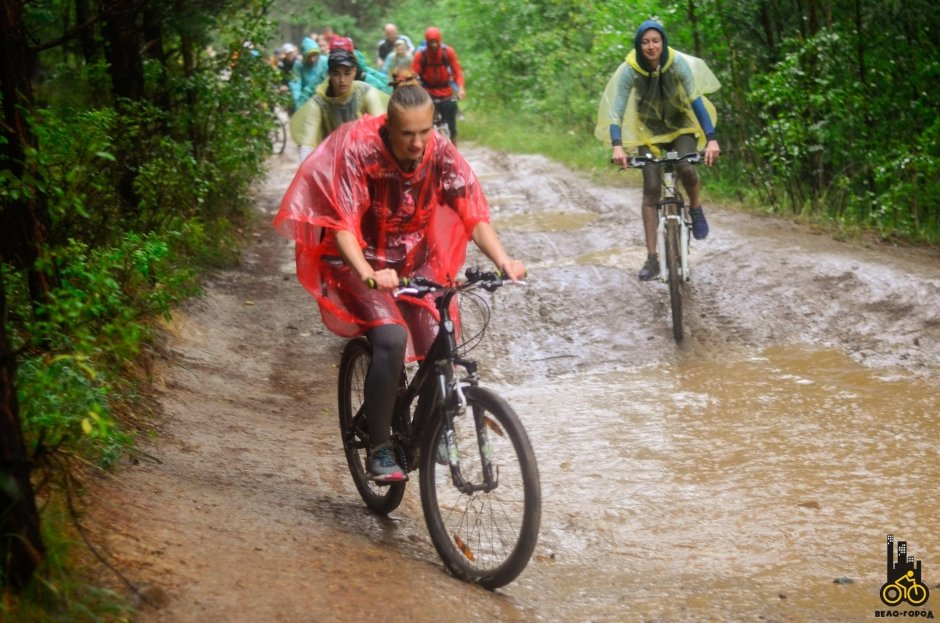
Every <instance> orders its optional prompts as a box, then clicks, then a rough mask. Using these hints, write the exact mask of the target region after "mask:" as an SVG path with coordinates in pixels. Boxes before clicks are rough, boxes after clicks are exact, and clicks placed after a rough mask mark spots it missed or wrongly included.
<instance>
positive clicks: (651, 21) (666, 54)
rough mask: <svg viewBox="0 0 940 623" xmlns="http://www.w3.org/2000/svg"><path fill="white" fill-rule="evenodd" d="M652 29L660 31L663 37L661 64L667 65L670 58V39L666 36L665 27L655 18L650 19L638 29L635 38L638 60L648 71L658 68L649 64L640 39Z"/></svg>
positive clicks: (634, 43)
mask: <svg viewBox="0 0 940 623" xmlns="http://www.w3.org/2000/svg"><path fill="white" fill-rule="evenodd" d="M651 29H652V30H655V31H656V32H658V33H659V35H660V36H661V37H662V38H663V55H662V57H660V59H659V65H660V66H661V67H665V66H666V62H667V61H668V60H669V40H668V39H667V38H666V31H665V29H663V25H662V24H660V23H659V22H657V21H656V20H654V19H648V20H646V21H645V22H643V23H642V24H640V27H639V28H637V30H636V36H635V37H634V38H633V49H634V50H636V60H637V62H639V63H640V66H641V67H642V68H643V69H645V70H646V71H653V70H655V69H656V68H655V67H650V66H649V63H648V62H647V61H646V58H645V57H644V56H643V49H642V46H641V45H640V41H641V40H642V39H643V33H645V32H646V31H647V30H651Z"/></svg>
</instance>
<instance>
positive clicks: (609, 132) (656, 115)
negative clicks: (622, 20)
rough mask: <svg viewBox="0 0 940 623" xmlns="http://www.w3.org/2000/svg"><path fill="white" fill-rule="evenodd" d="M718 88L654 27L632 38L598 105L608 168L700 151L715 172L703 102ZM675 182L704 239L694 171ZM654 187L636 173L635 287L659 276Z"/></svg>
mask: <svg viewBox="0 0 940 623" xmlns="http://www.w3.org/2000/svg"><path fill="white" fill-rule="evenodd" d="M720 86H721V84H720V83H719V82H718V79H717V78H716V77H715V75H714V74H713V73H712V72H711V70H710V69H709V68H708V65H706V64H705V61H703V60H702V59H700V58H696V57H694V56H689V55H688V54H683V53H682V52H679V51H677V50H674V49H673V48H671V47H669V44H668V41H667V39H666V31H665V29H664V28H663V26H662V24H660V23H659V22H657V21H655V20H647V21H645V22H643V23H642V24H641V25H640V27H639V28H638V29H637V31H636V36H635V37H634V49H632V50H630V52H629V53H628V54H627V57H626V60H624V62H623V63H621V65H620V66H619V67H618V68H617V70H616V71H615V72H614V74H613V76H612V77H611V78H610V80H609V81H608V83H607V88H606V89H605V90H604V94H603V96H602V97H601V101H600V105H599V107H598V114H597V126H596V127H595V130H594V134H595V136H596V137H597V138H599V139H600V140H602V141H604V142H608V141H609V144H610V145H611V147H612V149H613V153H612V155H611V160H612V161H613V162H615V163H616V164H619V165H621V166H626V162H627V155H626V151H625V148H636V149H637V150H638V151H641V152H642V153H643V154H646V153H651V154H653V155H654V156H657V157H659V156H662V155H664V154H665V153H666V152H668V151H675V152H678V153H679V154H680V155H685V154H688V153H692V152H695V151H704V156H705V158H704V161H705V164H707V165H709V166H711V165H712V164H714V163H715V162H716V161H717V159H718V155H719V154H720V153H721V149H720V147H719V145H718V135H717V133H716V132H715V124H716V123H717V119H718V117H717V114H716V112H715V107H714V105H712V103H711V102H709V101H708V99H707V98H706V97H705V94H706V93H712V92H714V91H717V90H718V88H719V87H720ZM677 173H678V176H679V179H680V180H681V181H682V185H683V186H684V187H685V190H686V193H688V196H689V205H690V206H691V210H690V213H691V216H692V235H693V236H694V237H695V239H696V240H701V239H703V238H705V237H706V236H708V222H707V221H706V220H705V212H704V211H703V209H702V203H701V182H700V181H699V177H698V173H696V171H695V167H694V165H691V164H684V165H680V166H679V167H678V170H677ZM660 186H661V180H660V177H659V172H658V171H657V170H656V168H655V167H645V168H644V169H643V202H642V213H643V226H644V231H645V234H646V250H647V259H646V263H645V264H644V265H643V268H642V269H641V270H640V274H639V277H640V280H642V281H648V280H650V279H654V278H655V277H657V276H658V275H659V259H658V256H657V253H656V228H657V225H658V221H657V215H656V202H658V201H659V197H660Z"/></svg>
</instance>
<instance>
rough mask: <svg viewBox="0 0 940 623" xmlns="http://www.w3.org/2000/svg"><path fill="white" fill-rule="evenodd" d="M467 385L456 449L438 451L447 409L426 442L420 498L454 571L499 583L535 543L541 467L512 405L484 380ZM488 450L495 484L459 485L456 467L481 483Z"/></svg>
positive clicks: (518, 568)
mask: <svg viewBox="0 0 940 623" xmlns="http://www.w3.org/2000/svg"><path fill="white" fill-rule="evenodd" d="M463 391H464V394H465V396H466V398H467V410H466V412H465V413H464V414H462V415H455V416H454V431H453V432H454V440H453V448H452V449H455V450H456V455H454V454H451V456H450V457H448V461H446V462H445V461H443V459H444V457H443V456H439V455H438V445H439V443H440V442H441V440H442V439H443V438H444V435H445V429H446V422H445V420H444V418H443V417H440V418H437V419H436V420H435V422H434V424H433V427H432V430H431V434H430V435H429V436H428V437H427V441H428V443H427V446H426V447H425V448H423V450H422V456H421V506H422V508H423V509H424V518H425V521H426V522H427V525H428V532H429V533H430V535H431V541H433V543H434V547H435V549H437V552H438V554H439V555H440V557H441V559H442V560H443V561H444V564H445V565H446V566H447V568H448V569H449V570H450V571H451V573H453V574H454V575H455V576H457V577H458V578H461V579H464V580H469V581H471V582H476V583H477V584H480V585H481V586H483V587H484V588H488V589H495V588H499V587H500V586H505V585H506V584H508V583H509V582H512V581H513V580H514V579H515V578H516V577H517V576H518V575H519V574H520V573H522V570H523V569H524V568H525V566H526V565H527V564H528V562H529V559H530V558H531V557H532V552H533V551H534V549H535V542H536V540H537V538H538V531H539V523H540V521H541V515H542V494H541V490H540V485H539V475H538V467H537V466H536V462H535V455H534V453H533V452H532V446H531V444H530V443H529V438H528V435H527V434H526V432H525V429H524V428H523V427H522V423H521V422H520V421H519V417H518V416H517V415H516V414H515V412H514V411H513V410H512V407H510V406H509V405H508V404H507V403H506V401H505V400H503V399H502V398H500V397H499V396H497V395H496V394H494V393H493V392H492V391H489V390H487V389H484V388H481V387H465V388H464V390H463ZM484 458H486V459H487V460H488V465H489V466H490V473H491V474H492V480H494V481H495V483H496V486H495V487H493V488H492V490H490V491H484V490H476V491H470V492H461V491H460V490H458V488H457V487H456V485H455V482H454V478H453V475H452V469H455V470H457V471H458V472H459V474H460V476H462V478H463V480H464V481H465V482H467V483H470V484H471V485H477V486H482V485H483V483H484V482H485V476H484V470H485V469H486V466H485V464H484ZM441 462H444V463H445V464H444V465H441ZM448 463H449V464H448ZM451 465H454V466H456V467H455V468H452V467H451Z"/></svg>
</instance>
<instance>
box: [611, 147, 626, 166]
mask: <svg viewBox="0 0 940 623" xmlns="http://www.w3.org/2000/svg"><path fill="white" fill-rule="evenodd" d="M610 161H611V162H613V163H614V164H617V165H620V166H621V167H624V168H626V166H627V152H626V151H624V149H623V145H614V151H613V154H612V155H611V156H610Z"/></svg>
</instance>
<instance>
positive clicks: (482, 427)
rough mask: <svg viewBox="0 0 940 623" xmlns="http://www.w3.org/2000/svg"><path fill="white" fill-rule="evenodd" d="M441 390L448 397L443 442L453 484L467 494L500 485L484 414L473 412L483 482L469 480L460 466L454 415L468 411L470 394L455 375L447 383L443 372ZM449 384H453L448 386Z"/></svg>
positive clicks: (440, 380)
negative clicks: (465, 392)
mask: <svg viewBox="0 0 940 623" xmlns="http://www.w3.org/2000/svg"><path fill="white" fill-rule="evenodd" d="M437 378H438V389H439V391H441V392H442V393H441V395H442V396H447V397H448V398H447V400H444V401H442V404H441V407H442V415H443V417H444V443H445V445H446V447H447V463H448V465H449V466H450V475H451V480H452V481H453V483H454V487H455V488H456V489H457V490H458V491H460V492H461V493H464V494H470V493H474V492H476V491H484V492H489V491H492V490H493V489H495V488H496V486H497V485H498V484H499V474H498V470H497V473H496V474H494V470H493V462H492V451H491V448H490V443H489V436H488V433H487V427H486V422H485V421H484V417H483V416H482V415H481V414H478V413H476V411H475V410H474V412H473V424H474V428H475V430H476V441H477V446H478V448H479V451H480V462H481V466H482V472H483V482H481V483H479V484H474V483H473V482H468V481H467V480H466V479H465V478H464V476H463V472H462V471H461V469H460V456H459V452H458V448H457V438H456V435H455V434H454V418H455V417H462V416H464V415H466V412H467V397H466V396H465V395H464V393H463V387H462V386H461V385H460V382H459V381H458V380H457V377H456V375H451V376H450V381H449V382H448V378H447V375H445V374H444V373H443V371H441V373H440V374H438V377H437ZM448 385H450V387H448Z"/></svg>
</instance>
